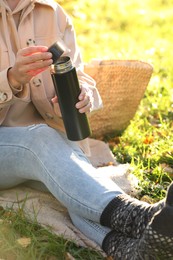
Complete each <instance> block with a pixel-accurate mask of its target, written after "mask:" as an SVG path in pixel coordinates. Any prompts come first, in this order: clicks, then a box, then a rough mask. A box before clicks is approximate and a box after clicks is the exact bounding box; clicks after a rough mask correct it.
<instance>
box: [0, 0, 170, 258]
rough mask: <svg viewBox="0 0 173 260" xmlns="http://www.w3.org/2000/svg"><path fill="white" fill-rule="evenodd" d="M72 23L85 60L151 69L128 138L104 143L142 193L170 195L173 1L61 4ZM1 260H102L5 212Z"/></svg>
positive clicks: (0, 226)
mask: <svg viewBox="0 0 173 260" xmlns="http://www.w3.org/2000/svg"><path fill="white" fill-rule="evenodd" d="M59 3H61V4H62V5H63V6H64V8H65V9H66V10H67V12H68V13H69V14H70V16H71V17H72V19H73V22H74V25H75V28H76V33H77V41H78V44H79V46H80V49H81V53H82V57H83V61H84V62H85V63H87V62H89V61H90V60H91V59H93V58H98V59H135V60H142V61H145V62H148V63H150V64H151V65H152V66H153V68H154V71H153V74H152V78H151V80H150V82H149V85H148V87H147V90H146V92H145V95H144V97H143V99H142V100H141V103H140V106H139V108H138V110H137V112H136V114H135V116H134V118H133V120H132V121H131V123H130V124H129V126H128V127H127V128H126V130H125V131H124V132H123V133H122V134H121V135H118V136H117V135H115V136H104V137H103V139H104V140H106V141H108V142H109V143H110V144H111V145H110V149H111V150H112V152H113V154H114V155H115V158H116V159H117V161H119V162H120V163H129V164H130V165H131V166H132V167H133V169H134V174H135V175H136V176H137V177H138V178H139V181H140V183H139V184H140V188H141V192H140V193H139V195H138V197H139V198H142V197H143V196H144V195H145V196H147V197H148V199H149V200H150V199H151V201H158V200H160V199H161V198H163V197H164V196H165V193H166V190H167V187H168V185H169V184H170V183H171V181H172V178H173V142H172V141H173V131H172V130H173V123H172V119H173V87H172V85H173V58H172V55H171V54H172V52H171V51H172V41H173V31H172V24H173V15H172V13H173V1H172V0H155V1H150V0H145V1H139V0H124V1H120V0H118V1H114V0H107V1H99V0H92V1H85V0H83V1H79V0H73V1H70V0H68V1H67V0H66V1H65V0H61V1H59ZM0 215H1V219H0V220H1V222H0V242H2V241H3V242H2V243H0V258H1V259H8V260H10V259H17V260H18V259H19V260H24V259H25V260H27V259H32V260H38V259H44V260H45V259H49V260H54V259H60V260H61V259H68V256H67V252H69V253H70V254H71V256H73V257H74V258H75V259H82V260H84V259H86V260H88V259H92V260H94V259H103V258H102V257H101V256H100V255H99V253H97V252H93V251H91V250H86V249H82V248H78V247H77V246H76V245H75V244H74V243H71V242H69V241H65V240H63V238H58V237H56V236H54V235H52V234H51V233H49V232H48V231H46V230H44V229H42V228H41V227H39V225H38V224H37V223H32V222H30V221H28V220H26V218H25V216H24V215H23V212H22V211H19V212H17V213H14V212H13V211H11V210H9V211H5V212H4V210H3V209H1V210H0ZM23 237H24V238H27V239H26V240H25V242H26V241H27V243H26V246H23V244H22V245H21V240H20V238H23Z"/></svg>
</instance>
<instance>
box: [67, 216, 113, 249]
mask: <svg viewBox="0 0 173 260" xmlns="http://www.w3.org/2000/svg"><path fill="white" fill-rule="evenodd" d="M69 215H70V217H71V220H72V222H73V224H74V225H75V226H76V227H77V228H78V229H79V230H80V231H81V232H82V233H83V234H85V236H86V237H88V238H90V239H91V240H93V241H94V242H96V243H97V244H98V245H99V246H100V247H101V246H102V244H103V241H104V239H105V237H106V236H107V235H108V234H109V232H110V231H111V229H110V228H108V227H104V226H102V225H100V224H98V223H96V222H93V221H91V220H88V219H86V218H83V217H80V216H78V215H76V214H74V213H72V212H69Z"/></svg>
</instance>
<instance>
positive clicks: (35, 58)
mask: <svg viewBox="0 0 173 260" xmlns="http://www.w3.org/2000/svg"><path fill="white" fill-rule="evenodd" d="M51 58H52V54H51V53H50V52H44V53H41V52H40V53H34V54H32V55H30V56H25V57H23V63H25V64H31V63H36V62H43V61H47V60H48V61H49V60H51Z"/></svg>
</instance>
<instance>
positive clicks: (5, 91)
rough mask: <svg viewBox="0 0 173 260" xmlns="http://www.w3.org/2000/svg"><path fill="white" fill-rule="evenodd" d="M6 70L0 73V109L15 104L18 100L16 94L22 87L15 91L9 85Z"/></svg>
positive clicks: (20, 91)
mask: <svg viewBox="0 0 173 260" xmlns="http://www.w3.org/2000/svg"><path fill="white" fill-rule="evenodd" d="M8 69H9V68H6V69H4V70H2V71H0V109H3V108H7V107H9V106H10V105H11V104H13V103H15V102H16V101H17V100H18V99H19V98H18V94H19V93H22V91H23V86H21V88H19V89H16V88H13V87H11V86H10V85H9V82H8V78H7V72H8ZM21 98H22V95H21Z"/></svg>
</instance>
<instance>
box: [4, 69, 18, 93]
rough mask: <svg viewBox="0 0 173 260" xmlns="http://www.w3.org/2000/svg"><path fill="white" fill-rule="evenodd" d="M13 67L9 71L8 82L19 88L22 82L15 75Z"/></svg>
mask: <svg viewBox="0 0 173 260" xmlns="http://www.w3.org/2000/svg"><path fill="white" fill-rule="evenodd" d="M11 69H12V68H9V69H8V71H7V78H8V83H9V85H10V86H11V87H12V88H16V89H19V88H20V87H21V84H20V82H18V81H17V80H16V79H15V78H14V77H13V74H12V71H11Z"/></svg>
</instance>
